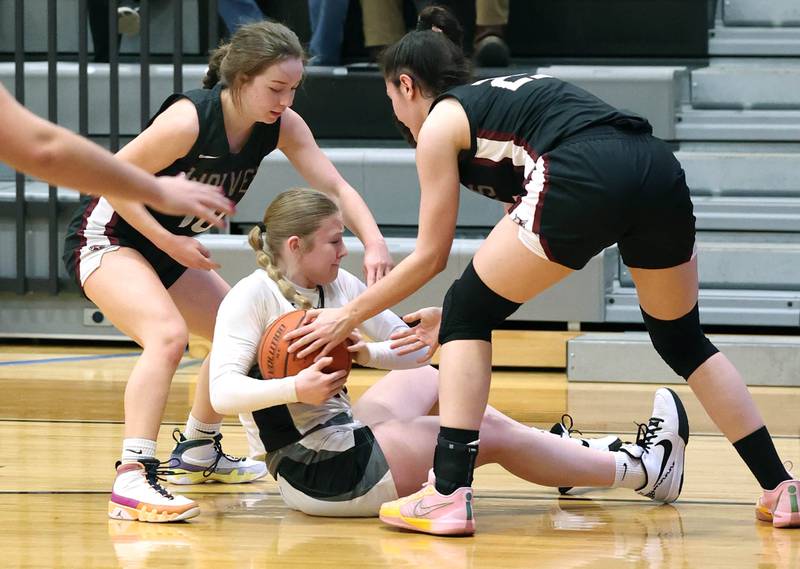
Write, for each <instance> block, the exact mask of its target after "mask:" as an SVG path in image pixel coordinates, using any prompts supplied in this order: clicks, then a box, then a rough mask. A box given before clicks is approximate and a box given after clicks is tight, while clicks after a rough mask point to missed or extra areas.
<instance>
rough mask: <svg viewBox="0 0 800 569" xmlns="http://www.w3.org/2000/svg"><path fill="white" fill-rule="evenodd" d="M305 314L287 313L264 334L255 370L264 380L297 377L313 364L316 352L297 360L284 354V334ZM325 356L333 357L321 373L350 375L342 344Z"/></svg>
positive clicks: (347, 355) (349, 357)
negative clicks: (339, 372)
mask: <svg viewBox="0 0 800 569" xmlns="http://www.w3.org/2000/svg"><path fill="white" fill-rule="evenodd" d="M305 315H306V311H305V310H295V311H294V312H287V313H286V314H284V315H282V316H279V317H278V318H277V319H276V320H275V321H274V322H273V323H272V324H270V325H269V327H268V328H267V331H266V332H264V336H263V337H262V338H261V343H260V344H259V346H258V368H259V369H260V370H261V376H262V377H263V378H264V379H275V378H279V377H288V376H290V375H297V374H298V373H300V372H301V371H302V370H304V369H306V368H307V367H309V366H311V365H312V364H313V363H314V358H316V357H317V353H319V352H317V353H314V354H311V355H309V356H306V357H305V358H298V357H297V353H293V354H290V353H289V352H288V349H289V342H287V341H286V340H285V339H284V336H285V335H286V334H287V333H289V332H291V331H292V330H296V329H297V328H299V327H300V325H301V324H302V322H303V318H304V317H305ZM328 355H329V356H330V357H332V358H333V362H332V363H331V365H329V366H327V367H326V368H325V369H324V370H323V371H324V372H325V373H333V372H334V371H337V370H340V369H343V370H347V373H350V368H351V366H352V365H353V358H352V355H351V354H350V352H348V351H347V344H346V343H345V342H342V343H341V344H339V345H338V346H336V347H335V348H334V349H333V350H332V351H331V353H330V354H328Z"/></svg>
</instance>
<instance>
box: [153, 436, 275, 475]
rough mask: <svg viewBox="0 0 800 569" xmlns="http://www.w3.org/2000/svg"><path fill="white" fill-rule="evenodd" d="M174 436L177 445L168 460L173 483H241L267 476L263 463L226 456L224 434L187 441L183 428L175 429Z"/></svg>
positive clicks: (245, 458)
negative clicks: (223, 448) (181, 429)
mask: <svg viewBox="0 0 800 569" xmlns="http://www.w3.org/2000/svg"><path fill="white" fill-rule="evenodd" d="M172 437H173V439H175V443H176V444H175V448H174V449H173V451H172V455H171V456H170V459H169V463H170V473H169V475H168V476H167V481H168V482H170V483H172V484H202V483H204V482H222V483H224V484H242V483H245V482H252V481H253V480H258V479H259V478H263V477H264V476H266V474H267V465H266V464H265V463H264V462H263V461H260V460H253V459H251V458H247V457H236V456H231V455H229V454H225V453H224V452H223V450H222V442H221V441H222V435H221V434H217V435H215V436H214V437H212V438H208V439H187V438H186V437H184V436H183V434H182V433H181V432H180V429H175V431H173V433H172ZM193 455H194V456H193ZM198 456H202V457H204V458H198Z"/></svg>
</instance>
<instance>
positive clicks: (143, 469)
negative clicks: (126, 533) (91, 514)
mask: <svg viewBox="0 0 800 569" xmlns="http://www.w3.org/2000/svg"><path fill="white" fill-rule="evenodd" d="M160 464H161V463H160V462H159V461H158V460H157V459H155V458H143V459H141V460H140V461H139V462H129V463H125V464H122V463H119V462H118V463H117V478H116V479H115V480H114V487H113V489H112V490H111V499H110V500H109V502H108V516H109V517H110V518H114V519H117V520H139V521H140V522H177V521H180V520H188V519H189V518H193V517H195V516H196V515H198V514H199V513H200V506H198V505H197V502H195V501H193V500H190V499H189V498H185V497H184V496H179V495H176V494H170V492H169V491H168V490H167V489H166V488H164V487H163V486H161V484H160V483H159V481H158V477H159V474H161V473H160V472H159V470H158V467H159V465H160Z"/></svg>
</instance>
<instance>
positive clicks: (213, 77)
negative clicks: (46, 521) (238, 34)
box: [203, 43, 231, 89]
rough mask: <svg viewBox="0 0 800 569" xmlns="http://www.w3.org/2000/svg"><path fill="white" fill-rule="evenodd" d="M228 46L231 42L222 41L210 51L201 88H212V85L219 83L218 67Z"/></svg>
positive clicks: (226, 52)
mask: <svg viewBox="0 0 800 569" xmlns="http://www.w3.org/2000/svg"><path fill="white" fill-rule="evenodd" d="M230 47H231V44H229V43H224V44H222V45H220V46H219V47H218V48H217V49H215V50H214V51H212V52H211V59H209V60H208V69H207V70H206V76H205V77H203V89H212V88H213V87H214V85H216V84H217V83H219V69H220V67H221V66H222V60H223V59H225V56H226V55H227V54H228V50H229V49H230Z"/></svg>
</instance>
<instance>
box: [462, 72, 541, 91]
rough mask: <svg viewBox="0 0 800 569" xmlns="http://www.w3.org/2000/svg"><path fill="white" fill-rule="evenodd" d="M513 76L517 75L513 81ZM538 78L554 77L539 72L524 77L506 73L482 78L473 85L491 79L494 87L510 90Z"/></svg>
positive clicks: (514, 89)
mask: <svg viewBox="0 0 800 569" xmlns="http://www.w3.org/2000/svg"><path fill="white" fill-rule="evenodd" d="M511 77H517V79H514V80H513V81H512V80H510V78H511ZM536 79H552V76H551V75H543V74H541V73H537V74H536V75H527V76H524V77H519V76H517V75H506V76H504V77H489V78H487V79H481V80H480V81H476V82H475V83H473V85H481V84H482V83H486V82H487V81H490V82H491V83H490V84H491V86H492V87H499V88H501V89H508V90H509V91H516V90H517V89H519V88H520V87H522V86H523V85H525V84H526V83H530V82H531V81H535V80H536Z"/></svg>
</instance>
